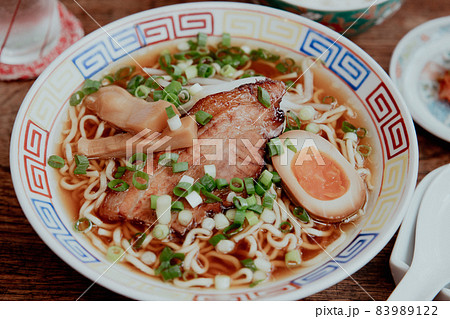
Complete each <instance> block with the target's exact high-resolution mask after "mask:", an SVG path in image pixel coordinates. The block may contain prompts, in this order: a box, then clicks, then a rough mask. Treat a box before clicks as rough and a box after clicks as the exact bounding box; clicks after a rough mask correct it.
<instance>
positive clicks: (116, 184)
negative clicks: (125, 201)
mask: <svg viewBox="0 0 450 319" xmlns="http://www.w3.org/2000/svg"><path fill="white" fill-rule="evenodd" d="M108 187H109V188H110V189H112V190H113V191H116V192H123V191H126V190H127V189H128V187H130V186H129V185H128V183H127V182H125V181H124V180H123V179H119V178H118V179H113V180H112V181H110V182H109V183H108Z"/></svg>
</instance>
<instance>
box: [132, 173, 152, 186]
mask: <svg viewBox="0 0 450 319" xmlns="http://www.w3.org/2000/svg"><path fill="white" fill-rule="evenodd" d="M138 178H141V179H143V180H144V181H145V183H139V182H138ZM148 180H149V176H148V174H147V173H145V172H143V171H135V172H134V173H133V179H132V182H133V185H134V187H136V188H137V189H139V190H144V189H147V187H148Z"/></svg>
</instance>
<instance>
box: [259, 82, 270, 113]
mask: <svg viewBox="0 0 450 319" xmlns="http://www.w3.org/2000/svg"><path fill="white" fill-rule="evenodd" d="M258 101H259V103H261V104H262V105H264V106H265V107H267V108H269V107H270V94H269V92H267V90H266V89H265V88H263V87H260V86H258Z"/></svg>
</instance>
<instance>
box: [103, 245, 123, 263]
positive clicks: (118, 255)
mask: <svg viewBox="0 0 450 319" xmlns="http://www.w3.org/2000/svg"><path fill="white" fill-rule="evenodd" d="M123 255H124V250H123V249H122V248H121V247H118V246H111V247H109V248H108V250H107V251H106V259H108V260H109V261H110V262H113V263H115V262H118V261H120V260H121V259H122V257H123Z"/></svg>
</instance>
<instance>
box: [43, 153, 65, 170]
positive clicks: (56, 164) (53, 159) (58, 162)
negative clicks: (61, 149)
mask: <svg viewBox="0 0 450 319" xmlns="http://www.w3.org/2000/svg"><path fill="white" fill-rule="evenodd" d="M47 164H48V165H49V166H50V167H53V168H61V167H64V165H65V162H64V159H63V158H62V157H60V156H58V155H52V156H50V157H49V158H48V161H47Z"/></svg>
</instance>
